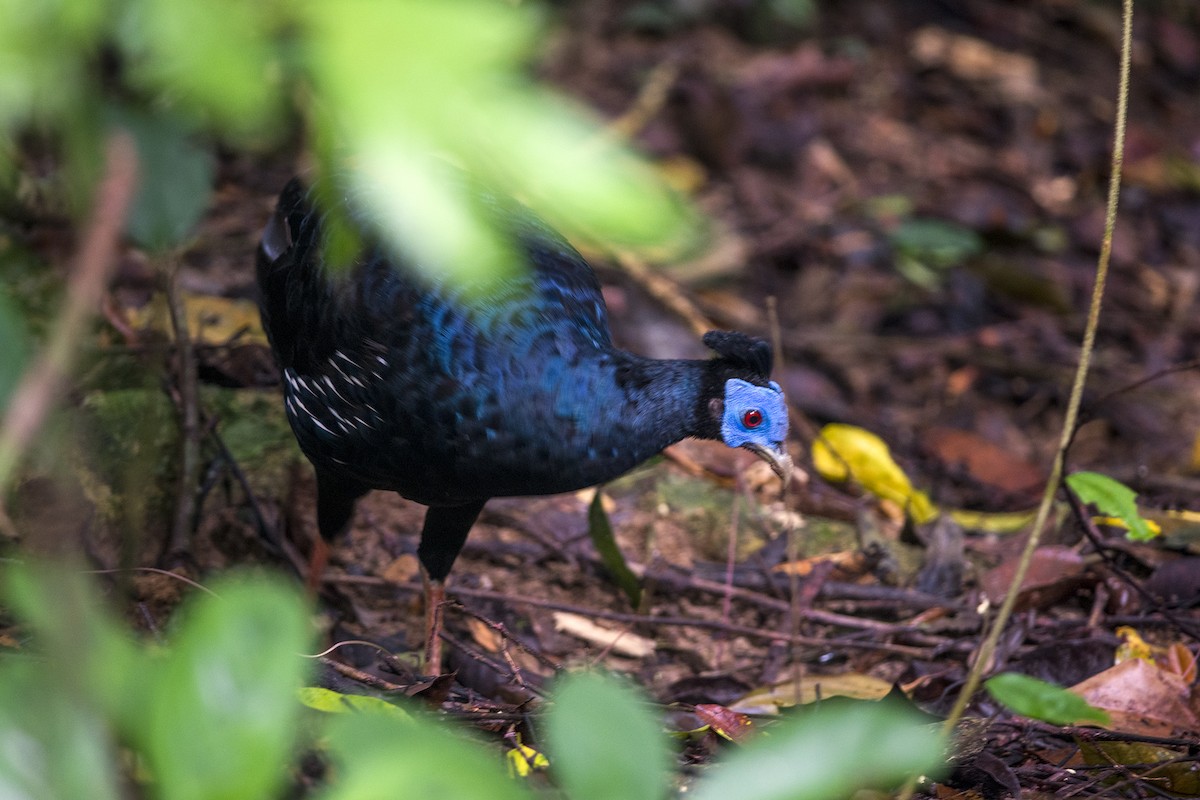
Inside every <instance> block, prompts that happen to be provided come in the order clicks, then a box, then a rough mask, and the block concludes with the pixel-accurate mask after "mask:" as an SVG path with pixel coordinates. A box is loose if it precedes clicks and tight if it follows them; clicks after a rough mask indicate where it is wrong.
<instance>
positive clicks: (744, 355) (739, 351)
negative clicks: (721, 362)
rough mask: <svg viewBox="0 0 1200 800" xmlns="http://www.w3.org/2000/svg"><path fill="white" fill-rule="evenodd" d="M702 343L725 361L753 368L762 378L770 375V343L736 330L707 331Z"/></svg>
mask: <svg viewBox="0 0 1200 800" xmlns="http://www.w3.org/2000/svg"><path fill="white" fill-rule="evenodd" d="M704 344H706V345H707V346H708V347H709V348H710V349H712V350H713V351H714V352H716V354H717V355H719V356H721V357H722V358H724V359H725V360H727V361H731V362H733V363H734V364H737V365H739V366H743V367H746V368H747V369H750V370H753V371H754V372H755V373H757V374H759V375H761V376H762V377H763V379H764V380H765V379H767V378H769V377H770V376H771V362H772V358H771V345H770V344H769V343H768V342H766V341H765V340H763V339H755V338H754V337H752V336H747V335H746V334H744V333H738V332H737V331H709V332H708V333H706V334H704Z"/></svg>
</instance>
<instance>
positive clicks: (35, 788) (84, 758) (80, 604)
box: [0, 565, 140, 800]
mask: <svg viewBox="0 0 1200 800" xmlns="http://www.w3.org/2000/svg"><path fill="white" fill-rule="evenodd" d="M3 577H4V580H3V582H2V585H3V587H4V594H5V598H4V600H5V602H7V603H9V604H11V607H12V608H13V610H14V611H15V612H16V613H17V614H18V615H19V616H20V617H21V618H22V620H23V621H24V622H25V623H26V624H27V625H28V627H29V630H30V631H31V632H32V633H33V641H34V647H35V648H36V652H37V656H36V661H35V660H34V657H32V656H28V655H9V656H7V657H6V658H5V659H4V661H3V662H2V663H0V742H3V746H0V797H4V798H10V797H11V798H22V799H23V798H31V799H32V798H38V799H39V800H41V799H42V798H44V800H75V798H79V800H87V799H88V798H96V800H108V799H109V798H113V799H114V800H115V798H117V797H119V796H120V794H119V792H118V790H117V785H118V783H117V776H116V765H117V764H118V763H119V761H118V758H117V755H116V747H115V745H114V742H113V736H112V731H111V729H110V725H109V719H110V718H111V717H113V716H118V715H119V714H120V713H121V710H122V709H128V708H132V707H134V706H136V702H137V701H136V699H135V695H136V690H137V684H136V683H135V682H134V681H136V680H137V677H138V675H139V673H140V670H139V668H138V666H139V662H138V661H137V658H136V657H137V655H138V654H137V652H136V651H135V649H134V647H133V645H132V643H131V642H129V641H128V640H127V639H126V638H125V635H124V632H123V630H122V629H121V627H120V626H119V625H118V623H117V622H116V621H115V620H114V619H112V618H111V617H109V615H108V614H107V613H105V610H104V608H103V603H102V602H101V601H100V598H99V593H98V592H97V591H96V589H95V587H94V586H93V585H92V583H91V581H89V580H87V579H86V577H85V576H84V575H83V574H82V573H81V572H79V571H78V570H77V569H74V568H68V567H63V566H59V567H49V566H25V565H20V566H9V567H6V568H5V570H4V576H3Z"/></svg>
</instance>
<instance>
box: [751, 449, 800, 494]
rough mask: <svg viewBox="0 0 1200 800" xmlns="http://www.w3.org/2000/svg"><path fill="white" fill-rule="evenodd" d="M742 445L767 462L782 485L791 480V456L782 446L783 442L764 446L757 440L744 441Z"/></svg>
mask: <svg viewBox="0 0 1200 800" xmlns="http://www.w3.org/2000/svg"><path fill="white" fill-rule="evenodd" d="M742 447H744V448H745V449H747V450H749V451H750V452H751V453H754V455H756V456H758V457H759V458H761V459H762V460H763V461H765V462H767V466H769V467H770V468H771V471H772V472H774V473H775V474H776V475H778V476H779V480H781V481H783V485H784V486H787V485H788V482H790V481H791V480H792V457H791V456H790V455H788V452H787V450H785V449H784V448H783V442H774V443H772V444H771V446H770V447H764V446H763V445H761V444H758V443H757V442H746V443H745V444H744V445H742Z"/></svg>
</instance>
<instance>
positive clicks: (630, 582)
mask: <svg viewBox="0 0 1200 800" xmlns="http://www.w3.org/2000/svg"><path fill="white" fill-rule="evenodd" d="M588 536H590V537H591V538H592V544H594V545H595V546H596V550H597V551H598V552H599V553H600V561H601V562H603V564H604V567H605V569H607V570H608V571H609V573H610V574H611V575H612V576H613V580H615V581H616V582H617V586H619V587H621V591H623V592H624V593H625V596H626V597H628V598H629V603H630V605H632V606H633V607H634V608H639V607H640V606H641V604H642V584H641V581H639V580H638V577H637V575H634V574H633V570H631V569H630V568H629V565H628V564H627V563H625V554H624V553H622V552H621V548H620V547H618V546H617V539H616V537H615V536H614V535H613V529H612V523H610V522H609V521H608V514H606V513H604V494H603V493H602V492H601V491H600V490H599V489H597V490H596V494H595V496H593V497H592V502H591V504H590V505H589V506H588Z"/></svg>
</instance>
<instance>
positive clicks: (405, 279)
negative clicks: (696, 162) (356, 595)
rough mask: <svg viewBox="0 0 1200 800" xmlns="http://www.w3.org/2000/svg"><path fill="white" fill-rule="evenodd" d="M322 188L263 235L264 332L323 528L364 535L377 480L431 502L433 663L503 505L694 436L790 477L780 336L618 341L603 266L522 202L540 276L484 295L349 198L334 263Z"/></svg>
mask: <svg viewBox="0 0 1200 800" xmlns="http://www.w3.org/2000/svg"><path fill="white" fill-rule="evenodd" d="M312 194H313V193H312V192H310V191H307V190H306V189H305V188H304V187H303V186H302V185H301V184H300V183H299V182H298V181H297V180H292V181H291V182H290V183H289V184H288V185H287V187H286V188H285V189H284V190H283V193H282V194H281V196H280V198H279V204H278V207H277V209H276V211H275V214H274V216H273V217H272V218H271V220H270V222H269V223H268V224H267V227H266V229H265V230H264V232H263V237H262V242H261V244H260V246H259V249H258V285H259V289H260V307H261V310H262V317H263V325H264V327H265V328H266V331H267V334H268V336H269V337H270V340H271V345H272V348H273V349H274V351H275V355H276V358H277V359H278V361H279V366H280V368H281V370H282V373H283V385H284V397H285V405H286V409H287V416H288V420H289V421H290V422H291V425H292V430H293V431H295V434H296V438H297V439H298V440H299V442H300V447H301V449H302V450H303V451H304V453H305V455H306V456H308V458H309V460H310V461H311V462H312V464H313V467H314V468H315V470H316V478H317V522H318V528H319V530H320V533H321V536H322V538H323V539H324V540H332V539H333V538H334V537H336V536H337V535H338V534H340V533H341V532H342V531H343V530H345V528H346V527H347V526H348V524H349V521H350V518H351V514H352V513H353V510H354V505H355V502H356V501H357V499H358V498H359V497H361V496H362V495H363V494H365V493H366V492H367V491H369V490H371V489H390V490H392V491H395V492H398V493H399V494H401V495H403V496H404V497H407V498H409V499H410V500H414V501H416V502H418V503H422V504H424V505H427V506H428V507H429V510H428V512H427V514H426V516H425V524H424V528H423V530H422V531H421V541H420V546H419V548H418V551H417V552H418V556H419V559H420V562H421V564H422V566H423V568H424V570H425V572H426V575H427V578H428V581H429V583H428V584H427V587H428V592H427V597H426V602H427V607H426V614H427V623H428V625H427V634H428V635H429V637H430V638H429V640H428V641H427V642H426V657H427V663H429V664H430V665H432V666H433V667H434V668H437V667H438V666H440V665H439V661H440V659H439V657H438V656H439V643H438V637H437V628H438V626H439V624H440V616H439V613H440V612H439V606H440V602H441V599H442V596H443V595H442V582H443V581H444V580H445V578H446V575H447V574H448V573H449V571H450V567H451V565H452V564H453V563H454V559H455V558H456V557H457V556H458V553H459V551H460V550H461V549H462V546H463V543H464V542H465V540H466V538H467V533H468V532H469V531H470V529H471V526H472V524H474V522H475V519H476V517H478V515H479V512H480V510H481V509H482V508H483V505H484V503H486V502H487V500H488V499H489V498H491V497H500V496H512V495H541V494H553V493H557V492H567V491H572V490H575V489H580V488H583V487H586V486H591V485H593V484H597V483H602V482H604V481H607V480H610V479H612V478H615V477H617V476H618V475H621V474H622V473H624V472H626V471H628V470H629V469H631V468H632V467H634V466H636V465H637V464H639V463H641V462H642V461H644V460H646V459H647V458H650V457H651V456H653V455H655V454H656V453H658V452H660V451H661V450H662V449H663V448H665V447H667V446H668V445H671V444H673V443H675V442H678V441H679V440H681V439H684V438H686V437H689V436H694V437H699V438H704V439H722V440H724V442H725V443H726V444H728V445H729V446H730V447H745V448H748V449H750V450H753V451H754V452H755V453H757V454H758V455H759V456H761V457H763V458H764V459H766V460H767V461H768V462H769V463H770V464H771V466H772V468H773V469H774V470H775V471H776V472H777V473H778V474H779V475H780V477H782V478H784V479H785V480H786V478H787V476H788V475H789V474H790V471H791V461H790V459H789V458H788V457H787V455H786V453H785V451H784V448H783V443H784V439H785V438H786V435H787V409H786V406H785V403H784V398H783V393H782V390H781V389H780V388H779V386H778V385H777V384H775V383H773V382H772V381H771V380H770V372H771V348H770V346H769V345H768V344H767V343H766V342H764V341H762V340H759V339H752V338H750V337H748V336H745V335H743V334H740V333H728V332H718V331H713V332H710V333H708V334H707V335H705V337H704V342H705V344H707V345H708V346H709V347H710V348H712V349H713V350H714V351H715V352H716V354H717V356H716V357H715V358H712V359H708V360H655V359H649V358H643V357H641V356H638V355H634V354H632V353H628V352H625V351H623V350H619V349H617V348H615V347H614V346H613V344H612V340H611V338H610V335H609V329H608V318H607V311H606V309H605V305H604V299H603V297H602V296H601V293H600V285H599V283H598V282H597V280H596V276H595V274H594V273H593V272H592V270H591V268H590V267H589V266H588V264H587V262H585V261H584V259H583V257H582V256H580V255H579V253H577V252H576V251H575V250H574V248H572V247H571V246H570V245H569V244H568V243H567V242H566V240H565V239H563V238H562V237H561V236H560V235H558V234H557V233H556V232H554V231H553V230H551V229H550V228H549V227H548V226H546V225H545V224H544V223H542V222H541V221H539V220H538V219H536V218H535V217H534V216H533V215H532V214H531V213H530V212H529V211H528V210H527V209H525V208H524V207H522V206H519V205H518V204H516V203H515V202H513V201H510V200H505V199H503V198H496V197H491V196H488V197H486V198H485V199H486V202H485V203H484V205H485V206H486V208H487V209H488V213H489V214H491V215H492V216H493V217H494V220H493V221H494V222H495V223H496V224H498V226H499V227H501V228H502V229H503V230H504V231H505V232H507V233H508V234H509V235H510V236H511V237H512V238H513V240H514V242H515V246H516V247H517V250H518V252H519V254H520V255H522V256H523V257H524V260H525V262H526V263H527V265H528V269H527V270H525V271H523V272H522V273H521V274H519V275H517V276H516V277H512V278H508V279H504V280H502V281H497V282H495V284H494V285H489V286H488V287H487V292H486V294H484V295H483V296H482V297H478V298H476V297H473V298H472V299H470V300H468V299H465V298H464V292H463V290H462V287H461V286H454V285H451V284H449V283H447V282H442V281H439V280H437V279H436V278H431V277H430V276H428V275H427V274H425V273H417V272H414V271H413V270H412V269H411V267H410V266H409V265H407V264H405V263H403V262H402V261H401V260H398V259H396V258H394V257H393V255H392V251H391V250H390V249H389V248H387V247H386V246H385V245H383V244H382V243H381V242H380V240H379V237H377V236H375V235H373V234H372V233H371V226H370V225H368V224H366V223H365V222H364V220H363V218H362V217H361V216H356V212H355V210H354V209H353V208H349V207H347V208H345V209H344V212H345V213H344V218H349V219H351V220H354V221H355V222H356V224H357V225H359V226H360V227H361V229H362V230H361V235H362V238H361V240H360V245H361V248H360V250H359V252H358V255H357V257H356V258H354V260H353V263H350V264H338V265H331V264H328V263H326V261H325V258H324V252H325V248H324V247H323V244H324V242H323V238H322V237H323V219H324V214H323V212H322V211H321V210H320V209H318V208H317V207H316V205H315V204H314V200H313V197H312ZM324 227H328V226H327V225H326V226H324ZM322 552H324V548H322ZM316 561H317V559H316V558H315V557H314V562H316ZM321 566H323V558H322V559H321V560H320V565H316V564H314V575H313V576H312V577H316V575H315V573H316V572H319V569H320V567H321Z"/></svg>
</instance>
